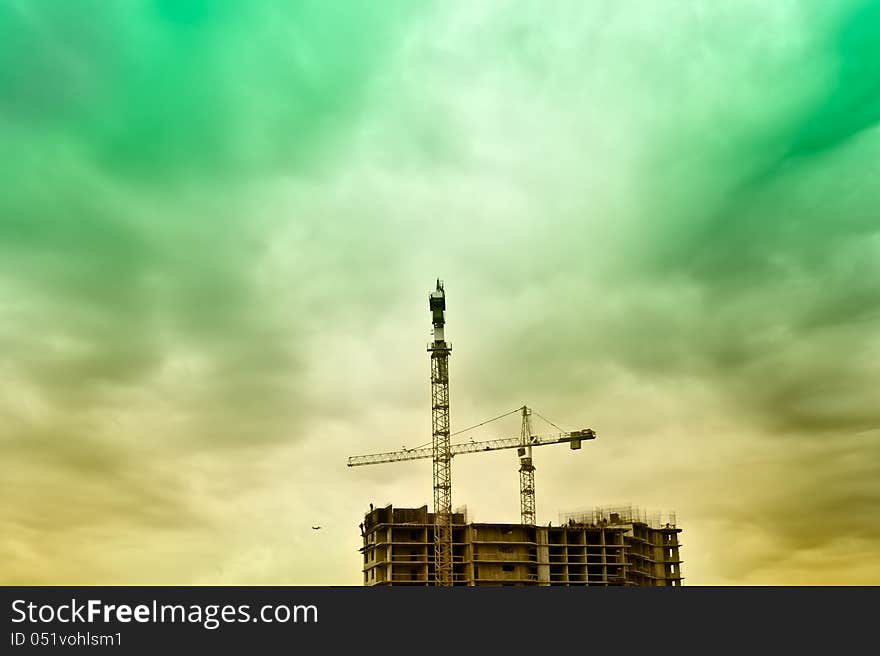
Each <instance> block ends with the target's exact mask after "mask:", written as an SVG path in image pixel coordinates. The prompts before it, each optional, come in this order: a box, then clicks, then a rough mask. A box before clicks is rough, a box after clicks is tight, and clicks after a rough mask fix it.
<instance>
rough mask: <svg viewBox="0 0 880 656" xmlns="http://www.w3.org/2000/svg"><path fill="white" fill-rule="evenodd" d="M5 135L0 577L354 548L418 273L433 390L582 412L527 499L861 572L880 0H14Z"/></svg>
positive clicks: (390, 415)
mask: <svg viewBox="0 0 880 656" xmlns="http://www.w3.org/2000/svg"><path fill="white" fill-rule="evenodd" d="M0 144H2V155H3V156H2V158H0V176H2V180H3V184H2V185H0V583H4V584H300V585H318V584H330V585H359V584H360V583H361V581H362V577H361V571H360V569H361V561H360V555H359V554H358V551H357V550H358V547H359V546H360V534H359V530H358V527H357V525H358V523H359V522H360V521H362V519H363V514H364V512H365V511H366V510H367V509H368V506H369V504H370V503H374V504H376V505H385V504H387V503H393V504H394V505H396V506H411V507H416V506H421V505H423V504H430V503H431V479H430V477H431V463H430V462H429V461H418V462H407V463H399V464H388V465H378V466H372V467H360V468H348V467H347V466H346V459H347V457H348V456H350V455H356V454H365V453H372V452H381V451H389V450H396V449H400V448H402V447H404V446H406V447H408V448H412V447H414V446H418V445H422V444H425V443H426V442H430V439H431V437H430V389H429V359H428V354H427V353H426V351H425V348H426V344H427V341H428V340H429V338H430V327H431V326H430V314H429V312H428V304H427V295H428V292H429V291H430V290H431V289H432V288H433V286H434V282H435V279H436V278H437V277H439V278H441V279H443V280H444V281H445V285H446V291H447V331H446V334H447V339H449V340H450V341H451V343H452V346H453V351H452V356H451V360H450V389H451V417H452V427H453V430H456V429H460V428H465V427H467V426H470V425H472V424H476V423H478V422H480V421H482V420H484V419H487V418H489V417H494V416H496V415H499V414H501V413H502V412H506V411H508V410H511V409H514V408H517V407H519V406H521V405H523V404H527V405H529V406H530V407H533V408H534V409H535V410H536V411H537V412H539V413H540V414H541V415H543V416H545V417H547V418H549V419H551V420H552V421H553V422H554V423H557V424H559V425H561V426H563V427H564V428H585V427H591V428H593V429H594V430H596V432H597V434H598V439H596V440H595V441H592V442H588V443H585V444H584V448H583V449H581V450H580V451H576V452H572V451H569V450H568V449H565V448H556V447H548V448H543V449H539V450H536V451H535V454H534V456H535V465H536V467H537V472H536V490H537V492H536V499H537V517H538V522H539V523H545V522H548V521H553V522H556V521H558V518H559V517H560V516H561V515H562V514H564V513H566V512H571V511H577V510H582V509H588V508H593V507H595V506H603V505H619V504H630V503H632V504H634V505H637V506H639V507H640V508H647V509H652V510H653V509H656V510H661V511H667V510H674V511H675V512H676V515H677V521H678V525H679V526H680V527H681V528H682V529H683V532H682V534H681V536H680V539H681V542H682V544H683V545H684V546H683V547H682V550H681V553H682V558H683V560H684V564H683V566H682V570H683V574H684V576H685V577H686V578H685V584H686V585H778V584H793V585H808V584H819V585H824V584H839V585H856V584H875V585H876V584H880V441H878V439H880V398H878V389H880V215H878V208H880V185H878V184H877V180H878V179H880V2H876V1H871V2H865V1H864V0H834V1H829V2H822V3H818V2H812V1H807V0H803V1H797V0H780V1H778V2H772V3H768V2H764V1H763V0H736V1H734V0H730V1H727V2H715V1H712V2H710V1H708V0H705V1H699V0H688V1H682V0H642V1H637V0H614V1H612V0H589V1H584V0H555V1H554V2H544V1H538V0H516V1H513V2H511V1H508V0H505V1H501V0H481V1H478V2H473V1H465V0H447V1H446V2H435V1H431V0H424V1H420V2H405V1H403V0H400V1H394V0H351V1H349V2H345V3H329V2H321V1H318V0H314V1H309V0H301V1H298V2H279V1H277V0H276V1H272V0H249V1H247V2H243V1H234V0H213V1H210V2H209V1H208V0H121V1H119V2H113V3H108V2H105V1H104V0H81V1H80V2H77V3H70V2H68V1H67V0H41V1H40V2H33V1H32V0H4V2H2V3H0ZM535 428H536V431H539V430H540V431H545V430H549V431H550V432H552V431H553V430H554V429H552V428H551V427H549V426H547V425H542V424H541V422H536V425H535ZM518 431H519V425H518V420H517V418H516V417H515V416H514V417H512V418H509V419H507V420H505V421H501V422H496V423H493V424H490V425H488V426H485V427H483V428H481V429H479V430H477V431H475V432H472V433H470V434H468V436H467V437H472V438H474V439H490V438H492V437H501V436H515V435H518ZM465 437H466V436H464V435H463V436H461V438H462V439H464V438H465ZM517 468H518V462H517V458H516V455H515V452H514V451H500V452H495V453H492V454H480V455H473V456H461V457H459V458H456V459H455V460H454V461H453V479H452V480H453V505H454V506H456V507H458V506H466V507H467V511H468V515H469V518H470V519H472V520H476V521H481V522H516V521H518V517H519V494H518V475H517ZM312 526H321V527H322V528H321V529H320V530H313V529H312V528H311V527H312Z"/></svg>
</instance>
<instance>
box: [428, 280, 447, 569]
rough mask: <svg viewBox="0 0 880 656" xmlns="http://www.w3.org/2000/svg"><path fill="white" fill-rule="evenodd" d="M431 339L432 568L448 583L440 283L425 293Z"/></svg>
mask: <svg viewBox="0 0 880 656" xmlns="http://www.w3.org/2000/svg"><path fill="white" fill-rule="evenodd" d="M428 306H429V307H430V309H431V319H432V322H433V324H434V341H433V342H431V343H430V344H428V352H429V353H430V354H431V432H432V441H431V456H432V459H433V461H434V572H435V584H436V585H442V586H447V585H452V452H451V450H450V445H449V354H450V352H451V351H452V345H451V344H447V343H446V340H445V338H444V335H443V326H444V324H445V323H446V316H445V314H446V294H445V292H444V290H443V283H442V282H440V280H439V279H438V280H437V289H436V290H435V291H433V292H431V294H430V295H429V296H428Z"/></svg>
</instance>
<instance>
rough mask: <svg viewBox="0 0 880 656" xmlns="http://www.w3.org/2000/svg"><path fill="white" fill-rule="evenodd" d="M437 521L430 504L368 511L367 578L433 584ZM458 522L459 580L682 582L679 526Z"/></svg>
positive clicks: (455, 544)
mask: <svg viewBox="0 0 880 656" xmlns="http://www.w3.org/2000/svg"><path fill="white" fill-rule="evenodd" d="M433 520H434V517H433V513H429V512H428V508H427V506H422V507H421V508H394V507H392V506H391V505H389V506H386V507H385V508H376V509H374V510H372V511H371V512H369V513H367V515H366V516H365V517H364V523H363V524H362V525H361V533H362V536H363V546H362V547H361V549H360V551H361V553H362V554H363V563H364V568H363V573H364V585H432V584H433V583H434V567H433V559H434V551H433V537H434V527H433ZM452 522H453V547H452V558H453V583H454V585H461V586H474V585H480V586H483V585H539V586H554V585H557V586H559V585H561V586H591V585H596V586H611V585H615V586H617V585H681V580H682V577H681V561H680V560H679V546H680V544H679V542H678V533H680V532H681V529H679V528H676V527H674V526H668V525H667V526H665V527H652V526H649V525H648V524H646V523H643V522H629V523H620V524H614V525H613V524H610V523H608V522H607V521H604V520H602V521H600V522H598V523H588V522H578V521H575V520H568V521H567V522H566V523H565V524H564V525H563V526H525V525H522V524H481V523H467V522H466V518H465V516H464V515H463V514H461V513H456V514H454V515H453V519H452Z"/></svg>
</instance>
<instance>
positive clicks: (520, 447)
mask: <svg viewBox="0 0 880 656" xmlns="http://www.w3.org/2000/svg"><path fill="white" fill-rule="evenodd" d="M428 307H429V309H430V310H431V321H432V323H433V326H434V331H433V332H434V339H433V341H431V342H430V343H429V344H428V353H430V354H431V356H430V357H431V446H430V447H426V446H425V447H417V448H415V449H406V448H404V449H403V450H402V451H390V452H386V453H374V454H371V455H363V456H352V457H350V458H349V459H348V466H349V467H357V466H361V465H377V464H380V463H387V462H402V461H406V460H418V459H422V458H431V460H432V462H433V479H434V568H435V582H436V585H438V586H451V585H452V582H453V575H452V457H453V456H455V455H460V454H465V453H483V452H486V451H497V450H500V449H517V455H518V456H519V459H520V468H519V480H520V515H521V520H522V523H523V524H527V525H534V523H535V466H534V464H533V461H532V448H534V447H536V446H544V445H547V444H568V445H569V447H570V448H571V449H572V450H576V449H580V448H581V442H582V441H584V440H592V439H595V437H596V433H595V432H594V431H593V430H592V429H589V428H586V429H583V430H579V431H571V432H565V431H563V432H560V433H559V434H558V435H554V436H552V437H541V436H538V435H533V434H532V426H531V415H532V410H531V409H530V408H528V407H526V406H522V407H521V408H517V409H516V410H512V411H511V412H508V413H505V414H504V415H501V416H499V417H495V418H494V419H491V420H489V421H486V422H483V423H482V424H477V426H481V425H483V424H486V423H489V422H490V421H495V420H497V419H501V418H502V417H506V416H507V415H510V414H513V413H514V412H520V413H521V414H522V428H521V431H520V436H519V437H518V438H517V437H512V438H501V439H496V440H487V441H483V442H474V441H471V442H467V443H462V444H451V442H450V432H449V426H450V423H449V354H450V353H451V352H452V345H451V344H449V343H448V342H446V338H445V334H444V329H445V324H446V292H445V289H444V287H443V283H442V282H441V281H440V279H439V278H438V279H437V286H436V289H435V290H434V291H432V292H431V293H430V294H429V296H428ZM539 416H540V415H539ZM542 419H543V417H542ZM545 421H547V420H546V419H545ZM548 423H550V424H551V425H553V426H555V424H552V422H548ZM555 427H556V428H557V429H558V428H559V427H558V426H555ZM471 428H476V426H472V427H471ZM471 428H468V429H465V430H463V431H458V433H463V432H465V431H466V430H470V429H471ZM458 433H456V434H458Z"/></svg>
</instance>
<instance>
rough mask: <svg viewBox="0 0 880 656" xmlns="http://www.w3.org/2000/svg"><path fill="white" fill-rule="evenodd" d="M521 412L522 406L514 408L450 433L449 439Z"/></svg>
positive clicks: (422, 445) (419, 447)
mask: <svg viewBox="0 0 880 656" xmlns="http://www.w3.org/2000/svg"><path fill="white" fill-rule="evenodd" d="M521 411H522V406H520V407H518V408H514V409H513V410H511V411H510V412H505V413H504V414H503V415H498V416H497V417H493V418H492V419H487V420H486V421H481V422H480V423H479V424H474V425H473V426H468V427H467V428H462V429H461V430H460V431H455V432H454V433H450V434H449V437H453V436H455V435H461V434H462V433H467V432H468V431H469V430H473V429H475V428H479V427H480V426H485V425H486V424H491V423H492V422H493V421H498V420H499V419H504V417H508V416H510V415H512V414H513V413H514V412H521ZM430 444H431V442H425V443H424V444H420V445H419V446H417V447H414V449H421V448H424V447H426V446H428V445H430ZM407 450H408V451H412V450H413V449H407Z"/></svg>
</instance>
